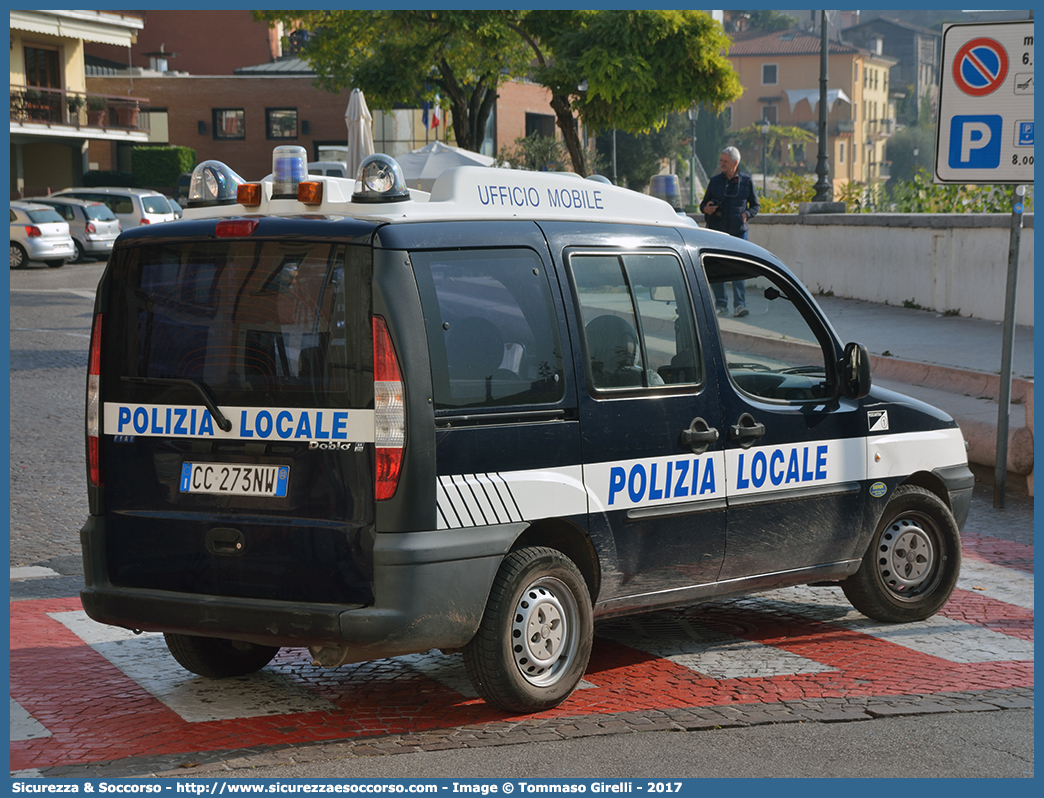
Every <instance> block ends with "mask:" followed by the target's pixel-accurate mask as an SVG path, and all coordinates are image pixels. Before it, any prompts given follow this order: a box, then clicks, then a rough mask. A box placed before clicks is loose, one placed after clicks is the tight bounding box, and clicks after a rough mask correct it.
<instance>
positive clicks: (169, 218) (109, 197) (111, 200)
mask: <svg viewBox="0 0 1044 798" xmlns="http://www.w3.org/2000/svg"><path fill="white" fill-rule="evenodd" d="M50 196H51V197H75V198H76V199H82V200H89V201H91V202H101V203H104V204H105V205H108V206H109V210H111V211H112V212H113V213H114V214H116V218H117V219H119V220H120V224H121V225H123V229H124V230H130V229H131V228H132V227H139V226H141V225H143V224H156V223H157V222H173V221H174V219H175V216H174V209H173V208H171V207H170V202H168V201H167V198H166V197H164V196H163V195H162V194H160V193H159V192H156V191H151V190H149V189H147V188H123V187H117V186H113V187H108V186H98V187H95V188H67V189H64V190H62V191H56V192H54V193H53V194H51V195H50Z"/></svg>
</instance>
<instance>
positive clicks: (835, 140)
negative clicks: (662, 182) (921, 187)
mask: <svg viewBox="0 0 1044 798" xmlns="http://www.w3.org/2000/svg"><path fill="white" fill-rule="evenodd" d="M820 50H821V38H820V36H818V35H814V34H811V33H806V32H803V31H798V30H788V31H775V32H772V33H767V34H765V33H758V34H753V35H747V36H740V37H737V38H736V40H735V41H734V42H733V46H732V47H731V48H730V49H729V53H728V57H729V60H730V61H731V62H732V66H733V69H735V70H736V73H737V75H738V76H739V78H740V82H741V84H742V85H743V87H744V91H743V94H742V95H741V96H740V98H739V99H737V100H736V101H735V102H733V103H732V105H731V106H730V107H731V124H730V128H731V129H734V130H738V129H740V128H744V127H748V126H749V125H751V124H754V123H760V122H761V121H763V120H765V121H768V122H769V124H772V125H785V126H793V127H801V128H804V129H806V130H809V131H812V132H813V133H817V132H818V120H819V107H818V106H819V95H820V91H819V77H820ZM895 63H896V60H895V59H894V58H889V57H887V56H884V55H882V54H879V53H875V52H872V51H870V50H865V49H862V48H858V47H854V46H852V45H848V44H843V43H841V42H836V41H831V42H829V43H828V48H827V86H828V94H827V102H828V114H827V154H828V158H829V169H830V178H831V179H832V181H833V183H834V186H835V190H836V188H837V187H838V186H839V185H840V184H843V183H845V182H848V181H858V182H861V183H866V182H873V181H877V180H883V179H886V178H887V177H888V163H887V162H886V161H885V160H884V144H885V141H886V140H887V138H888V137H889V136H890V135H891V134H892V132H894V129H895V103H894V100H893V99H892V98H891V96H890V93H889V92H890V86H889V70H890V69H891V67H892V66H893V65H894V64H895ZM817 146H818V145H817V144H816V143H810V144H808V145H805V146H801V145H798V144H796V143H793V142H782V143H781V145H780V147H779V149H778V150H777V151H776V152H775V153H774V154H773V155H774V157H775V158H777V159H778V161H779V163H780V165H781V166H783V167H789V168H793V169H796V170H799V171H801V170H807V171H813V170H814V169H815V165H816V148H817ZM744 155H745V157H748V158H749V157H750V154H744Z"/></svg>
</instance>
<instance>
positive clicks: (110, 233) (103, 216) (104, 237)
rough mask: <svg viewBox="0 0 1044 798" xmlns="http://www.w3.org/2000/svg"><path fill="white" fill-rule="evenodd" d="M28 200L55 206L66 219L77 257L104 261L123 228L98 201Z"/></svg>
mask: <svg viewBox="0 0 1044 798" xmlns="http://www.w3.org/2000/svg"><path fill="white" fill-rule="evenodd" d="M30 202H37V203H39V204H41V205H48V206H50V207H52V208H54V209H55V210H56V211H57V212H58V215H59V216H61V217H62V218H63V219H64V220H65V221H66V222H68V224H69V234H70V235H71V236H72V238H73V243H74V244H75V245H76V259H77V260H87V259H88V258H92V259H97V260H106V259H107V258H108V257H109V253H110V252H112V245H113V244H115V243H116V239H117V238H119V236H120V233H121V232H122V230H123V228H122V227H121V225H120V220H119V219H117V218H116V214H114V213H113V212H112V211H111V210H109V206H108V205H105V204H103V203H101V202H91V201H90V200H81V199H74V198H72V197H35V198H33V199H31V200H30Z"/></svg>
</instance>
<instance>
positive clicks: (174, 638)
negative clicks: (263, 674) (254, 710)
mask: <svg viewBox="0 0 1044 798" xmlns="http://www.w3.org/2000/svg"><path fill="white" fill-rule="evenodd" d="M163 637H164V639H166V641H167V648H168V649H169V650H170V653H171V655H172V656H173V657H174V659H176V660H177V661H178V664H179V665H180V666H181V667H182V668H184V669H185V670H187V671H190V672H192V673H196V674H199V675H200V676H206V677H208V678H211V679H221V678H224V677H227V676H243V675H244V674H247V673H253V672H254V671H258V670H261V668H263V667H265V665H267V664H268V663H269V662H271V661H272V658H273V657H274V656H275V655H276V654H277V653H278V651H279V647H278V646H259V645H257V644H255V643H244V642H243V641H241V640H224V639H222V638H217V637H195V636H192V635H179V634H164V635H163Z"/></svg>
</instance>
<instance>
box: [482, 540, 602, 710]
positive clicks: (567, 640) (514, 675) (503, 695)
mask: <svg viewBox="0 0 1044 798" xmlns="http://www.w3.org/2000/svg"><path fill="white" fill-rule="evenodd" d="M593 639H594V622H593V620H592V612H591V598H590V594H589V593H588V590H587V583H586V582H585V581H584V578H583V576H581V574H580V571H579V570H578V569H577V567H576V566H575V565H574V564H573V562H572V561H571V560H570V559H569V558H567V557H566V556H565V555H563V554H562V553H561V552H558V551H555V550H554V549H549V548H526V549H519V550H518V551H513V552H511V553H510V554H508V556H507V557H505V558H504V562H503V563H502V564H501V566H500V570H499V571H498V572H497V576H496V579H494V580H493V587H492V589H491V590H490V594H489V601H488V602H487V604H486V610H485V613H484V614H483V616H482V622H481V624H480V625H479V630H478V632H477V633H476V634H475V637H474V638H473V639H472V640H471V642H470V643H468V645H467V646H465V648H464V666H465V668H466V669H467V672H468V677H469V678H470V679H471V683H472V684H473V685H474V687H475V689H476V690H477V691H478V694H479V695H480V696H482V698H483V699H485V701H486V702H487V703H489V704H491V705H493V706H495V707H497V708H499V709H503V710H506V711H508V712H540V711H542V710H545V709H550V708H551V707H555V706H558V705H559V704H561V703H562V702H563V701H565V700H566V699H567V698H569V696H570V695H572V693H573V690H575V689H576V686H577V685H578V684H579V683H580V680H581V679H582V678H583V675H584V672H585V671H586V670H587V661H588V659H589V658H590V656H591V644H592V641H593Z"/></svg>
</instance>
